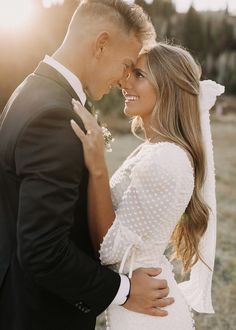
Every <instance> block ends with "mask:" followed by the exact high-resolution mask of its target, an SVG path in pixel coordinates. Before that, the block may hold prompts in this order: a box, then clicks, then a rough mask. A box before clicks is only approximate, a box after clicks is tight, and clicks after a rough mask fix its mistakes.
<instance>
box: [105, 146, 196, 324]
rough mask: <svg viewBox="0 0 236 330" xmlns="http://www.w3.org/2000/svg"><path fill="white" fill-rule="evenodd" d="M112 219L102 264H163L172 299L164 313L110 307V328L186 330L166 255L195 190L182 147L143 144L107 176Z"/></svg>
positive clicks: (185, 313)
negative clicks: (158, 314)
mask: <svg viewBox="0 0 236 330" xmlns="http://www.w3.org/2000/svg"><path fill="white" fill-rule="evenodd" d="M110 184H111V190H112V200H113V205H114V209H115V212H116V218H115V221H114V223H113V225H112V226H111V228H110V229H109V231H108V233H107V234H106V236H105V237H104V240H103V242H102V244H101V249H100V258H101V262H102V263H103V264H105V265H112V266H111V267H112V268H113V269H114V270H115V271H117V272H118V271H120V272H122V273H129V272H130V274H132V270H134V269H136V268H138V267H161V268H162V273H161V274H160V275H159V276H158V277H159V278H164V279H166V280H167V281H168V285H169V288H170V294H169V296H171V297H174V298H175V303H174V304H173V305H171V306H168V307H166V308H165V309H166V310H167V311H168V316H166V317H153V316H148V315H144V314H140V313H135V312H131V311H128V310H127V309H125V308H124V307H122V306H117V305H110V306H109V308H108V309H107V311H106V317H107V329H111V330H190V329H194V324H193V320H192V316H191V312H190V309H189V307H188V305H187V303H186V301H185V298H184V296H183V294H182V293H181V290H180V288H179V287H178V285H177V283H176V281H175V279H174V274H173V272H172V265H171V264H170V262H169V261H168V260H167V258H166V257H165V256H164V251H165V249H166V248H167V245H168V243H169V240H170V237H171V234H172V232H173V230H174V228H175V226H176V224H177V222H178V221H179V219H180V217H181V216H182V214H183V213H184V211H185V209H186V207H187V205H188V203H189V201H190V198H191V195H192V192H193V188H194V175H193V169H192V166H191V163H190V160H189V159H188V157H187V154H186V153H185V151H184V150H183V149H182V148H180V147H178V146H177V145H175V144H174V143H169V142H160V143H156V144H152V143H149V142H145V143H143V144H141V145H140V146H139V147H138V148H137V149H136V150H135V151H134V152H133V153H132V154H131V155H130V156H129V157H128V158H127V159H126V161H125V162H124V163H123V165H122V166H121V167H120V168H119V169H118V170H117V171H116V173H115V174H114V175H113V176H112V178H111V182H110Z"/></svg>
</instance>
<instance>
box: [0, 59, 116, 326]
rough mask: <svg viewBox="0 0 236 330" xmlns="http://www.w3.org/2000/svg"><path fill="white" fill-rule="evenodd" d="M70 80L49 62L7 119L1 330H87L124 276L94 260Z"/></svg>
mask: <svg viewBox="0 0 236 330" xmlns="http://www.w3.org/2000/svg"><path fill="white" fill-rule="evenodd" d="M72 98H78V97H77V95H76V94H75V92H74V91H73V89H72V88H71V86H70V85H69V84H68V82H67V81H66V80H65V79H64V77H63V76H61V75H60V74H59V73H58V72H57V71H56V70H54V69H53V68H51V67H50V66H49V65H47V64H44V63H41V64H40V65H39V67H38V68H37V69H36V71H35V72H34V73H33V74H31V75H30V76H29V77H27V78H26V80H25V81H24V82H23V83H22V84H21V85H20V86H19V87H18V88H17V89H16V91H15V92H14V93H13V95H12V96H11V98H10V100H9V102H8V104H7V105H6V107H5V109H4V111H3V113H2V116H1V121H0V125H1V126H0V329H1V330H74V329H75V330H79V329H81V330H87V329H94V326H95V318H96V316H97V315H98V314H100V313H101V312H102V311H103V310H104V309H105V308H106V307H107V306H108V305H109V304H110V302H111V301H112V300H113V298H114V297H115V295H116V293H117V291H118V288H119V285H120V277H119V275H118V274H116V273H114V272H112V271H111V270H109V269H107V268H105V267H103V266H101V265H100V264H99V262H98V261H97V260H95V258H94V257H93V252H92V246H91V241H90V238H89V232H88V225H87V181H88V173H87V170H86V168H85V165H84V159H83V152H82V145H81V142H80V141H79V139H78V138H77V137H76V136H75V134H74V132H73V131H72V129H71V127H70V119H72V118H73V119H74V120H75V121H77V123H78V124H79V125H80V126H81V127H82V128H83V129H84V127H83V125H82V123H81V121H80V119H79V118H78V117H77V116H76V114H75V113H74V111H73V108H72V104H71V100H72Z"/></svg>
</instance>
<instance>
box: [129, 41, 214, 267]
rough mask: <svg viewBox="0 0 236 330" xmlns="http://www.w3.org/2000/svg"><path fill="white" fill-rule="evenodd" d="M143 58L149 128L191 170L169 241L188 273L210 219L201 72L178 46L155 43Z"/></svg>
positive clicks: (134, 125) (138, 123)
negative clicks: (186, 159)
mask: <svg viewBox="0 0 236 330" xmlns="http://www.w3.org/2000/svg"><path fill="white" fill-rule="evenodd" d="M145 56H147V66H148V69H149V78H150V82H151V83H152V84H153V86H154V87H155V89H156V93H157V103H156V106H155V108H154V110H153V113H152V119H151V128H152V130H153V131H155V132H156V133H157V135H158V136H159V137H160V138H161V139H163V140H165V141H169V142H173V143H176V144H177V145H179V146H180V147H182V148H183V149H184V150H186V152H187V154H188V155H190V158H191V160H192V163H193V167H194V178H195V182H194V183H195V184H194V191H193V194H192V197H191V200H190V202H189V204H188V206H187V208H186V210H185V213H184V215H183V216H182V217H181V219H180V220H179V222H178V224H177V226H176V227H175V230H174V232H173V234H172V237H171V243H172V246H173V247H174V250H175V253H174V254H173V256H172V257H173V258H178V259H181V260H182V263H183V271H187V270H189V268H190V267H191V266H193V265H194V264H195V263H196V262H197V261H198V259H201V256H200V254H199V251H198V246H199V241H200V238H201V237H202V235H203V234H204V232H205V231H206V228H207V222H208V216H209V209H208V206H207V204H206V203H205V202H204V200H203V198H202V196H201V188H202V185H203V182H204V176H205V155H204V149H203V144H202V133H201V127H200V115H199V104H198V95H199V80H200V76H201V69H200V66H199V65H198V64H197V63H196V62H195V61H194V59H193V57H192V56H191V55H190V53H189V52H187V51H186V50H185V49H183V48H182V47H180V46H173V45H169V44H166V43H158V44H157V45H156V46H155V47H154V48H152V49H151V50H150V51H149V52H148V53H146V55H145ZM140 127H141V128H142V120H141V118H140V117H135V118H134V119H133V121H132V132H133V133H134V134H135V132H136V130H137V128H140ZM201 260H202V259H201ZM202 261H203V262H204V260H202Z"/></svg>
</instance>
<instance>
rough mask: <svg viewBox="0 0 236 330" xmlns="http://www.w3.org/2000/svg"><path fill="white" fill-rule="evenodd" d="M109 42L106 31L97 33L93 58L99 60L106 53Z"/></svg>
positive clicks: (108, 35)
mask: <svg viewBox="0 0 236 330" xmlns="http://www.w3.org/2000/svg"><path fill="white" fill-rule="evenodd" d="M109 42H110V34H109V33H108V32H106V31H104V32H101V33H99V35H98V36H97V38H96V42H95V57H96V58H97V59H99V58H100V57H101V56H102V55H103V54H104V52H105V51H106V49H107V47H108V45H109Z"/></svg>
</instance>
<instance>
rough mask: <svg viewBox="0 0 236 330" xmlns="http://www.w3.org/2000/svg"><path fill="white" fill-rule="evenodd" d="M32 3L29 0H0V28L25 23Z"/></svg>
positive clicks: (18, 25) (14, 26)
mask: <svg viewBox="0 0 236 330" xmlns="http://www.w3.org/2000/svg"><path fill="white" fill-rule="evenodd" d="M31 10H32V5H31V1H30V0H20V1H19V0H0V28H17V27H20V26H23V25H24V24H26V23H27V21H28V20H29V18H30V14H31Z"/></svg>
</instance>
